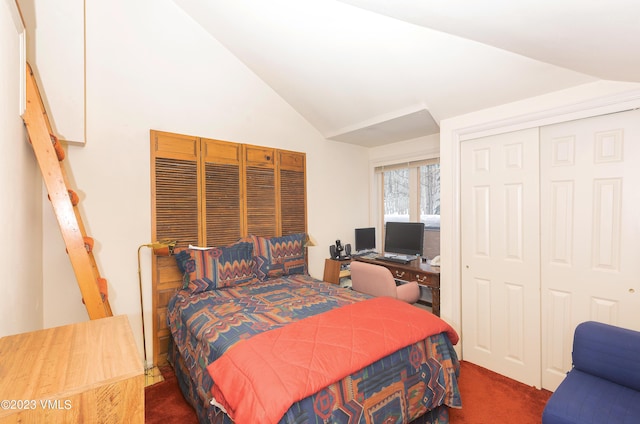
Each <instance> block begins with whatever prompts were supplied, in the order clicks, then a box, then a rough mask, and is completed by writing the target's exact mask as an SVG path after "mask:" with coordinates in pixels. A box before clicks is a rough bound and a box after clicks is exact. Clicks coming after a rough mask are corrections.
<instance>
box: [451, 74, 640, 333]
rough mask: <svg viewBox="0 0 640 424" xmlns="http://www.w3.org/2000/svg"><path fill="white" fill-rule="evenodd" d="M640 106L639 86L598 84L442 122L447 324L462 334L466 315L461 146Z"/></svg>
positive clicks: (613, 83)
mask: <svg viewBox="0 0 640 424" xmlns="http://www.w3.org/2000/svg"><path fill="white" fill-rule="evenodd" d="M637 107H640V84H631V83H617V82H611V81H598V82H595V83H590V84H585V85H582V86H578V87H573V88H571V89H567V90H562V91H558V92H553V93H550V94H547V95H544V96H539V97H534V98H530V99H525V100H522V101H519V102H515V103H509V104H505V105H502V106H498V107H494V108H490V109H485V110H481V111H477V112H474V113H471V114H467V115H464V116H459V117H456V118H451V119H447V120H443V121H442V122H441V123H440V129H441V131H440V176H441V199H440V201H441V222H440V225H441V233H440V235H441V254H440V256H441V259H442V265H441V268H440V269H441V290H440V294H441V315H442V317H443V318H444V319H446V320H447V321H448V322H449V323H451V324H452V325H453V326H454V327H455V328H456V329H457V330H460V328H461V315H462V314H463V313H464V311H461V307H460V296H461V286H460V266H461V265H460V226H459V222H460V209H459V206H460V201H459V196H460V194H459V193H460V190H459V180H460V178H459V175H460V170H459V162H460V143H461V142H462V141H463V140H465V139H471V138H476V137H481V136H485V135H490V134H497V133H504V132H508V131H515V130H518V129H523V128H531V127H537V126H541V125H548V124H553V123H558V122H564V121H569V120H573V119H580V118H585V117H589V116H596V115H601V114H605V113H612V112H616V111H621V110H627V109H630V108H637ZM462 337H464V335H462Z"/></svg>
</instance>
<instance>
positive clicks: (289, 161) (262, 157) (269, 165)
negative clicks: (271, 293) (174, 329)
mask: <svg viewBox="0 0 640 424" xmlns="http://www.w3.org/2000/svg"><path fill="white" fill-rule="evenodd" d="M305 170H306V156H305V154H304V153H299V152H292V151H288V150H280V149H274V148H271V147H262V146H253V145H248V144H240V143H232V142H228V141H221V140H212V139H207V138H202V137H195V136H188V135H180V134H172V133H167V132H161V131H154V130H152V131H151V196H152V199H151V222H152V224H151V225H152V228H151V236H152V238H153V240H154V241H155V240H162V239H171V240H178V244H177V247H187V246H188V245H189V244H193V245H197V246H224V245H228V244H231V243H234V242H235V241H237V240H238V239H239V238H241V237H244V236H247V235H249V234H254V235H258V236H264V237H272V236H281V235H289V234H295V233H302V232H307V203H306V175H305ZM152 275H153V276H152V292H153V317H154V320H153V363H154V364H155V365H163V364H164V363H166V361H167V350H168V343H169V338H170V337H171V335H170V331H169V328H168V326H167V319H166V318H167V304H168V302H169V299H170V298H171V296H172V295H173V293H174V292H175V291H176V289H177V288H178V287H180V285H181V284H182V275H181V274H180V272H179V271H178V268H177V266H176V262H175V259H174V258H172V257H162V256H155V257H154V258H153V260H152Z"/></svg>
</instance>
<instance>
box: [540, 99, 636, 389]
mask: <svg viewBox="0 0 640 424" xmlns="http://www.w3.org/2000/svg"><path fill="white" fill-rule="evenodd" d="M540 136H541V138H540V146H541V147H540V158H541V160H540V165H541V211H542V214H541V242H542V250H541V278H542V287H541V288H542V317H543V319H542V331H543V338H542V341H543V345H542V352H543V356H542V386H543V387H544V388H547V389H549V390H555V388H556V387H557V386H558V385H559V384H560V382H562V380H563V379H564V377H565V375H566V372H567V371H569V370H570V369H571V366H572V363H571V347H572V345H573V333H574V331H575V327H576V326H577V325H578V324H579V323H581V322H583V321H587V320H593V321H600V322H605V323H608V324H613V325H618V326H621V327H626V328H631V329H634V330H640V324H639V323H640V319H639V317H640V315H639V314H638V311H640V297H639V296H638V293H640V283H639V279H638V275H639V274H640V261H638V251H639V250H640V227H639V226H638V212H637V211H638V209H640V190H638V188H637V186H638V182H639V181H640V167H639V166H638V163H640V111H637V110H636V111H629V112H622V113H615V114H610V115H604V116H598V117H593V118H589V119H582V120H577V121H570V122H565V123H561V124H556V125H550V126H547V127H543V128H541V132H540Z"/></svg>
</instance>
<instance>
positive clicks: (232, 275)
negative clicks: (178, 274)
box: [175, 242, 257, 294]
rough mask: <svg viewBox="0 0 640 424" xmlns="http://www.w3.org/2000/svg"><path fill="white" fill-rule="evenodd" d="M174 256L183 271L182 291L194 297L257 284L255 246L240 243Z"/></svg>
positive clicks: (194, 250)
mask: <svg viewBox="0 0 640 424" xmlns="http://www.w3.org/2000/svg"><path fill="white" fill-rule="evenodd" d="M175 256H176V261H177V263H178V267H179V268H180V269H181V271H183V272H184V279H183V289H185V290H188V291H190V292H192V293H193V294H196V293H200V292H203V291H207V290H213V289H219V288H223V287H229V286H233V285H238V284H245V283H249V282H253V281H257V280H256V277H255V272H254V262H253V244H252V243H247V242H238V243H235V244H232V245H230V246H226V247H213V248H211V249H207V250H198V249H186V250H184V251H181V252H179V253H178V254H177V255H175Z"/></svg>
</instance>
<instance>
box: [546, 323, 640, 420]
mask: <svg viewBox="0 0 640 424" xmlns="http://www.w3.org/2000/svg"><path fill="white" fill-rule="evenodd" d="M572 358H573V368H572V369H571V371H569V373H568V374H567V376H566V377H565V379H564V380H563V382H562V383H561V384H560V386H559V387H558V388H557V389H556V391H555V392H554V393H553V395H552V396H551V398H550V399H549V401H548V402H547V405H546V407H545V409H544V412H543V413H542V423H543V424H578V423H580V424H590V423H593V424H595V423H598V424H601V423H615V424H637V423H640V332H637V331H632V330H627V329H624V328H620V327H615V326H612V325H608V324H602V323H599V322H593V321H589V322H584V323H582V324H580V325H578V327H577V328H576V331H575V335H574V339H573V353H572Z"/></svg>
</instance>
